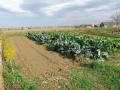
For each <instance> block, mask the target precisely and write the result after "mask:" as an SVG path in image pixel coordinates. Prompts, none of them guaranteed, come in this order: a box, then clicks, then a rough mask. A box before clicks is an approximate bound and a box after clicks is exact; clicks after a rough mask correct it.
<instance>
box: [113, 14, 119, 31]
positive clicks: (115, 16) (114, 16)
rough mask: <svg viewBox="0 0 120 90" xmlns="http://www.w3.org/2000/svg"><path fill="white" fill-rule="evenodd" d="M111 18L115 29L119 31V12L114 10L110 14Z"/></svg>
mask: <svg viewBox="0 0 120 90" xmlns="http://www.w3.org/2000/svg"><path fill="white" fill-rule="evenodd" d="M112 20H113V23H114V24H115V26H116V27H117V29H118V30H119V31H120V12H116V13H115V14H114V15H112Z"/></svg>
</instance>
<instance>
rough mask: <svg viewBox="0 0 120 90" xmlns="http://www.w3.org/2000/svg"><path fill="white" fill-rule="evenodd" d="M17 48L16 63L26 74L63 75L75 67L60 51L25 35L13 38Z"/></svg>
mask: <svg viewBox="0 0 120 90" xmlns="http://www.w3.org/2000/svg"><path fill="white" fill-rule="evenodd" d="M11 41H12V43H13V45H14V46H15V48H16V52H17V57H16V64H17V65H19V66H20V67H21V68H22V72H23V74H24V75H26V76H40V75H42V76H44V77H51V76H56V75H63V74H64V72H65V71H66V70H68V69H70V68H72V67H73V63H72V62H71V61H70V60H69V59H66V58H63V57H62V56H61V55H59V54H58V53H55V52H52V51H48V50H46V49H45V47H43V46H41V45H38V44H36V43H35V42H34V41H31V40H29V39H27V38H24V37H16V38H12V39H11Z"/></svg>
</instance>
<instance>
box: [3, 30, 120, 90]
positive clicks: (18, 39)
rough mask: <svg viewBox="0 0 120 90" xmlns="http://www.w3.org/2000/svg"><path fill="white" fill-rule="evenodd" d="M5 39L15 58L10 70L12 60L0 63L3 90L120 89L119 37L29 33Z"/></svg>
mask: <svg viewBox="0 0 120 90" xmlns="http://www.w3.org/2000/svg"><path fill="white" fill-rule="evenodd" d="M7 38H8V39H9V42H10V43H11V45H12V46H13V47H14V48H15V49H16V50H15V51H16V52H15V54H16V55H15V58H14V61H12V62H13V63H15V66H12V68H13V70H12V71H11V69H10V68H9V67H11V66H9V64H10V65H11V61H10V62H9V64H8V65H7V63H8V62H3V66H4V72H3V77H4V81H5V90H18V89H19V90H119V89H120V87H119V86H120V78H119V76H120V69H119V67H120V60H119V58H120V54H119V52H120V50H119V49H120V39H119V38H118V37H117V38H115V37H111V36H110V37H109V36H107V37H106V36H104V35H103V36H97V35H90V34H82V33H81V32H78V31H71V32H70V31H58V32H57V31H56V32H54V31H50V32H33V31H32V32H28V33H26V34H13V35H10V34H7ZM3 41H4V40H3ZM7 41H8V40H7ZM3 43H4V42H3ZM5 43H6V41H5ZM3 45H4V44H3ZM7 45H8V44H7ZM11 48H12V47H11ZM8 49H9V48H8ZM3 50H4V48H3ZM10 50H12V49H10ZM12 53H13V52H12ZM13 54H14V53H13ZM5 55H8V57H7V58H9V57H10V56H14V55H9V54H5ZM5 58H6V57H5ZM11 58H12V57H11ZM8 61H9V59H8ZM6 66H7V67H6ZM6 68H7V69H6ZM9 69H10V71H11V73H8V72H9ZM19 69H20V70H19ZM20 71H21V72H20ZM13 80H14V81H13ZM14 83H16V84H15V85H14ZM31 88H32V89H31Z"/></svg>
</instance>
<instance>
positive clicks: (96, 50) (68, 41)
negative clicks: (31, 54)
mask: <svg viewBox="0 0 120 90" xmlns="http://www.w3.org/2000/svg"><path fill="white" fill-rule="evenodd" d="M26 36H27V37H28V38H30V39H32V40H34V41H37V43H39V44H44V45H45V46H46V47H47V48H48V49H50V50H53V51H56V52H59V53H61V54H62V55H64V56H67V57H70V58H74V59H76V58H77V59H79V57H80V56H81V55H82V56H85V57H89V58H92V59H95V60H96V59H100V58H108V56H109V54H110V52H111V51H113V50H114V49H120V39H112V38H106V37H98V36H89V35H79V34H78V33H71V32H46V33H35V32H29V33H27V34H26Z"/></svg>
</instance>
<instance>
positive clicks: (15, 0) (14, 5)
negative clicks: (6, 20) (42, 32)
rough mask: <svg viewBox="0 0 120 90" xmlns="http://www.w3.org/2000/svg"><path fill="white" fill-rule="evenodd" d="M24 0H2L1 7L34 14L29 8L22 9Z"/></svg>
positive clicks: (0, 0)
mask: <svg viewBox="0 0 120 90" xmlns="http://www.w3.org/2000/svg"><path fill="white" fill-rule="evenodd" d="M22 4H23V0H0V7H1V8H4V9H7V10H9V11H11V12H15V13H27V14H32V12H30V11H28V10H24V9H22V7H21V6H22Z"/></svg>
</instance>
